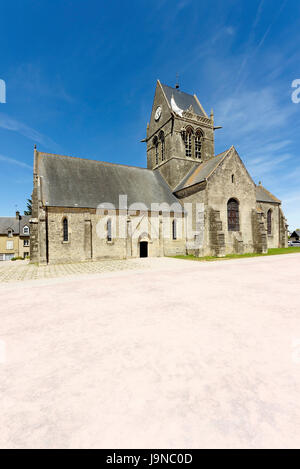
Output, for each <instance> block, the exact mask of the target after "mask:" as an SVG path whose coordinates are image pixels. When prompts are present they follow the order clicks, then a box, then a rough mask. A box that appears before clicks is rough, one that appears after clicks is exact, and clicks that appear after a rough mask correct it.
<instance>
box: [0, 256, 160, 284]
mask: <svg viewBox="0 0 300 469" xmlns="http://www.w3.org/2000/svg"><path fill="white" fill-rule="evenodd" d="M150 262H151V261H150ZM154 262H155V261H154ZM141 265H142V266H143V268H147V265H149V262H147V260H145V261H144V262H143V259H130V260H102V261H98V262H75V263H70V264H53V265H44V266H37V265H34V264H30V263H29V261H7V262H0V283H2V282H5V283H7V282H20V281H26V280H38V279H48V278H62V277H69V276H72V275H80V274H100V273H105V272H115V271H118V272H119V271H122V270H136V269H138V268H140V267H141Z"/></svg>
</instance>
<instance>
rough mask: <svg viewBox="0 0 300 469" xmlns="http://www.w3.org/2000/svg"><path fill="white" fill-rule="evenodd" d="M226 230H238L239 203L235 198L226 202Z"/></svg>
mask: <svg viewBox="0 0 300 469" xmlns="http://www.w3.org/2000/svg"><path fill="white" fill-rule="evenodd" d="M227 217H228V231H240V216H239V203H238V201H237V200H235V199H230V200H228V203H227Z"/></svg>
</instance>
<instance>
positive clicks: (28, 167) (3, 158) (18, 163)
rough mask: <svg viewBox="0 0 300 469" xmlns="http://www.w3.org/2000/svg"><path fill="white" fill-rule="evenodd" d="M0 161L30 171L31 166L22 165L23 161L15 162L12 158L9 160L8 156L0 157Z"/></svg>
mask: <svg viewBox="0 0 300 469" xmlns="http://www.w3.org/2000/svg"><path fill="white" fill-rule="evenodd" d="M0 161H4V162H5V163H9V164H13V165H16V166H20V167H21V168H26V169H29V170H30V171H32V166H30V165H29V164H27V163H23V161H19V160H15V159H14V158H10V157H9V156H4V155H0Z"/></svg>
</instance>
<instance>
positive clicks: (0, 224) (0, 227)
mask: <svg viewBox="0 0 300 469" xmlns="http://www.w3.org/2000/svg"><path fill="white" fill-rule="evenodd" d="M30 218H31V217H30V216H27V215H24V216H21V219H20V220H18V219H17V218H16V217H0V234H2V235H3V234H7V232H8V230H9V229H11V230H13V234H15V235H17V234H20V232H21V233H23V228H24V226H26V225H27V226H28V228H30V224H29V220H30Z"/></svg>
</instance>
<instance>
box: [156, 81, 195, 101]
mask: <svg viewBox="0 0 300 469" xmlns="http://www.w3.org/2000/svg"><path fill="white" fill-rule="evenodd" d="M161 86H167V87H168V88H170V89H171V90H174V91H177V92H179V93H184V94H187V95H188V96H191V97H192V98H194V97H195V96H194V94H192V93H187V92H186V91H182V90H181V89H180V88H173V86H170V85H166V84H164V83H161Z"/></svg>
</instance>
